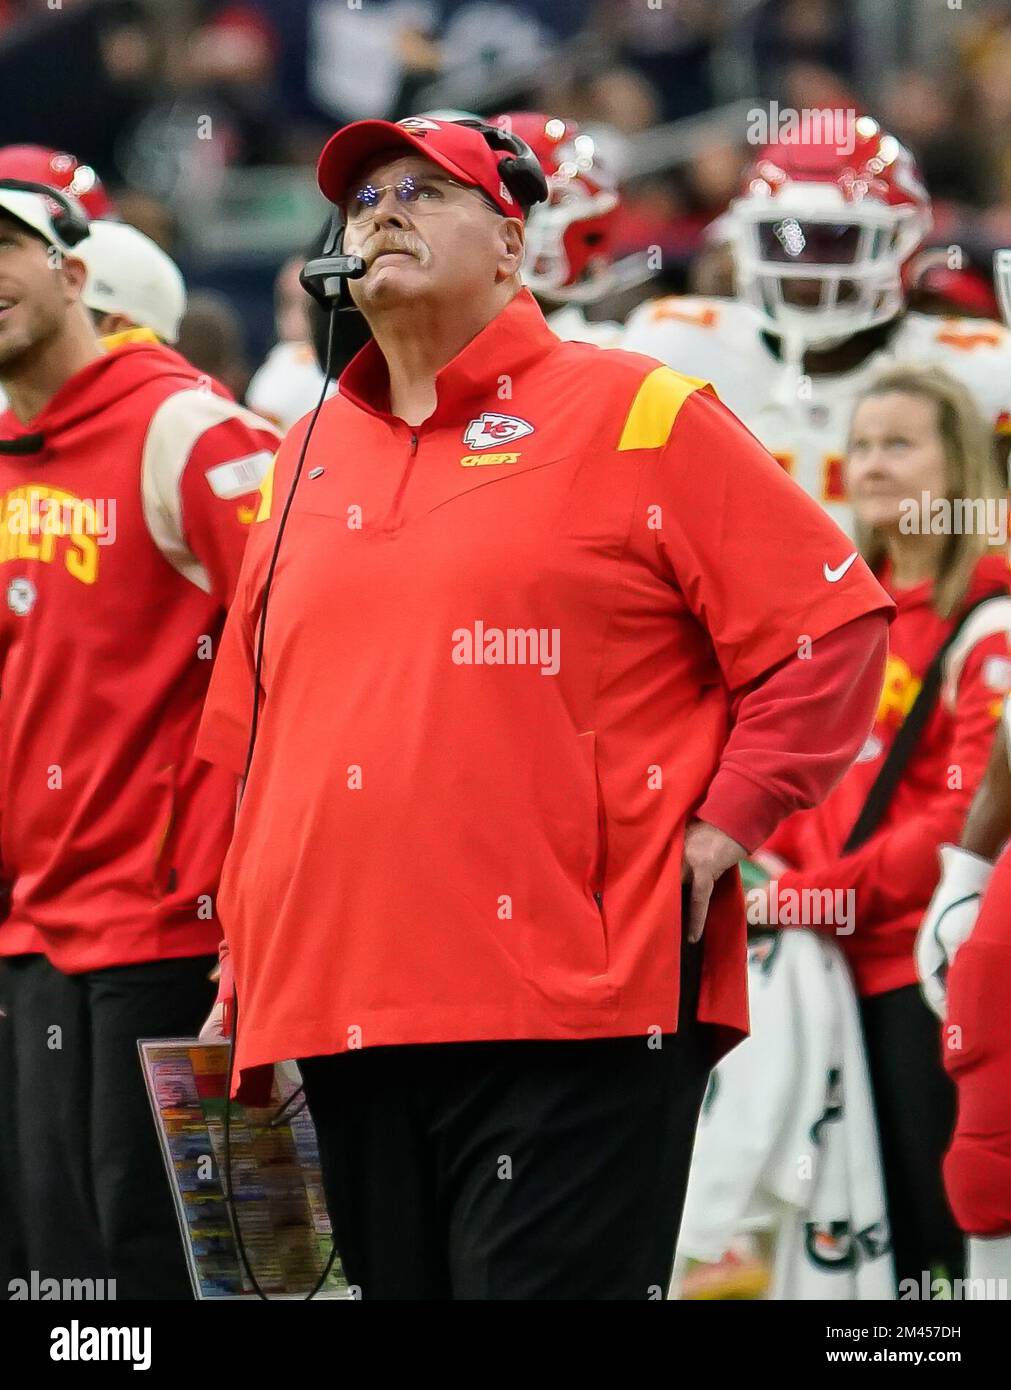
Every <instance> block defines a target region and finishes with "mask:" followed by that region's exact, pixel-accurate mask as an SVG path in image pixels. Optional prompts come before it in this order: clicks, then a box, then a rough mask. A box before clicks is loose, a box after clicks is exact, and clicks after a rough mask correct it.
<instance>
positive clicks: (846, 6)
mask: <svg viewBox="0 0 1011 1390" xmlns="http://www.w3.org/2000/svg"><path fill="white" fill-rule="evenodd" d="M856 8H857V6H856V4H855V3H854V0H765V3H764V4H763V5H762V6H761V7H760V8H759V9H758V11H757V13H756V14H755V15H754V16H753V26H754V27H753V32H754V34H755V61H756V62H757V64H758V68H759V72H760V74H761V78H762V91H763V93H764V94H765V95H771V96H779V95H780V93H781V92H782V90H783V87H784V82H785V78H786V74H787V71H788V70H789V69H790V68H791V67H792V66H794V64H797V63H803V64H805V65H814V66H817V67H821V68H827V69H828V70H829V71H831V72H833V73H835V74H836V75H837V76H839V77H845V78H850V77H852V76H853V75H854V69H855V54H856V51H857V47H858V41H859V36H860V24H859V22H858V15H857V13H856ZM830 104H831V103H830Z"/></svg>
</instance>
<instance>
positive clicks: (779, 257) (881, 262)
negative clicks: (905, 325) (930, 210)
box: [727, 183, 929, 348]
mask: <svg viewBox="0 0 1011 1390" xmlns="http://www.w3.org/2000/svg"><path fill="white" fill-rule="evenodd" d="M727 220H728V228H729V231H730V242H731V246H732V248H733V254H734V261H735V271H736V276H737V285H738V293H739V294H740V296H741V298H742V299H744V300H745V301H746V302H747V303H749V304H750V305H751V307H752V308H753V309H754V310H755V312H756V313H757V314H758V315H759V317H760V318H761V319H762V321H763V323H764V325H765V327H766V328H767V329H768V331H769V332H770V333H773V334H775V335H777V336H778V337H780V338H783V339H784V340H787V341H790V342H792V343H794V344H800V345H803V346H804V347H805V348H811V347H814V348H820V347H830V346H834V345H835V344H837V343H840V342H845V341H846V339H848V338H851V337H852V336H853V335H854V334H855V333H860V332H863V331H864V330H866V329H868V328H874V327H876V326H878V325H879V324H883V323H888V322H890V321H891V320H892V319H893V318H895V317H896V315H897V314H899V313H900V312H901V311H902V308H903V305H904V303H905V293H904V290H903V284H902V268H903V266H904V265H905V263H906V261H907V260H908V259H909V257H910V256H911V255H912V253H913V252H914V251H915V249H916V248H917V246H919V245H920V243H921V241H922V240H923V238H924V236H925V235H926V233H927V231H928V230H929V220H928V216H927V214H926V213H925V212H923V211H920V210H918V209H916V208H913V207H905V206H903V207H892V206H889V205H888V204H886V203H883V202H879V201H877V200H870V199H868V200H866V201H864V202H862V203H855V202H848V201H847V200H846V199H845V198H844V197H843V194H842V192H841V190H840V189H838V188H836V187H835V186H834V185H832V184H817V183H807V184H796V185H794V186H793V187H791V188H787V189H783V190H781V191H780V192H779V193H777V194H776V195H774V196H769V197H764V196H750V195H749V196H747V197H744V198H739V199H737V200H736V202H735V203H733V204H731V208H730V211H729V213H728V214H727ZM798 282H804V283H803V285H801V284H799V283H798Z"/></svg>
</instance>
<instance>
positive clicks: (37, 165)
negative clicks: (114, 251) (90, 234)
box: [0, 145, 118, 221]
mask: <svg viewBox="0 0 1011 1390" xmlns="http://www.w3.org/2000/svg"><path fill="white" fill-rule="evenodd" d="M0 179H26V180H27V181H28V182H30V183H44V184H48V186H49V187H50V188H58V189H60V190H61V192H64V193H72V194H73V195H74V197H75V198H76V199H77V201H78V202H79V203H80V204H81V205H82V206H83V208H84V210H85V212H86V213H87V214H88V216H89V217H90V218H91V219H92V220H93V221H95V220H97V219H99V218H102V219H104V220H105V221H112V220H114V219H115V218H116V217H117V215H118V214H117V212H116V208H115V205H114V204H113V202H112V199H111V198H110V197H109V195H108V194H107V193H106V191H105V188H104V187H103V185H102V180H101V179H100V178H99V177H98V175H97V174H96V173H95V171H94V169H93V168H92V167H91V165H90V164H81V163H80V161H79V160H77V159H76V158H75V157H74V155H72V154H66V153H64V152H63V151H61V150H49V149H46V147H45V146H44V145H4V146H3V147H2V148H0Z"/></svg>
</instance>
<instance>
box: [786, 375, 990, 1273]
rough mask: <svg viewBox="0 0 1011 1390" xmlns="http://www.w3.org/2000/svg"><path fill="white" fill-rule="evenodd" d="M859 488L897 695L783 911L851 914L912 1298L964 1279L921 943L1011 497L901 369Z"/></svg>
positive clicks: (856, 473) (807, 843)
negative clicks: (921, 973) (925, 1284)
mask: <svg viewBox="0 0 1011 1390" xmlns="http://www.w3.org/2000/svg"><path fill="white" fill-rule="evenodd" d="M845 479H846V485H847V489H848V491H849V495H850V500H851V501H852V504H853V508H854V512H855V515H856V518H857V523H858V533H857V543H858V546H859V548H860V550H861V553H862V554H863V555H864V557H865V558H866V559H867V560H868V562H869V563H870V566H871V568H872V569H873V570H874V572H875V574H876V575H877V577H878V580H879V581H880V582H881V583H882V585H883V586H884V587H885V588H886V589H887V590H888V592H889V593H890V594H891V596H892V598H893V599H894V600H895V603H896V608H897V612H896V617H895V620H894V622H893V623H892V627H891V630H890V634H889V637H890V654H889V659H888V666H887V670H886V676H885V684H884V689H883V691H882V695H881V701H880V705H879V708H878V714H877V718H876V721H875V725H874V728H873V730H872V732H871V735H870V737H869V739H868V741H867V743H866V745H865V747H864V749H863V751H862V752H861V754H860V756H859V758H858V759H857V761H856V762H855V763H854V765H853V766H852V768H851V769H850V771H849V772H848V773H847V774H846V776H845V777H844V778H843V780H842V782H841V783H840V784H839V786H838V787H837V788H836V789H835V791H834V792H833V793H832V795H831V796H830V797H829V798H828V799H827V800H826V801H825V802H824V803H823V804H822V805H821V806H819V807H817V808H816V809H815V810H813V811H807V812H802V813H799V814H798V815H795V816H793V817H791V818H790V819H789V820H787V821H785V822H784V823H783V824H782V826H781V827H780V828H779V830H778V831H777V832H776V834H775V835H774V836H773V838H772V839H771V840H770V841H769V843H768V845H767V846H765V852H766V854H767V862H768V863H770V864H775V865H777V867H778V868H779V869H780V871H779V872H777V874H776V886H775V891H774V892H773V890H772V889H771V888H770V898H769V902H770V905H772V904H774V903H775V902H777V901H782V900H783V894H784V892H785V891H786V890H788V889H794V890H797V891H798V892H799V894H800V896H799V897H798V898H795V899H794V901H799V902H800V903H801V905H802V906H803V903H804V902H805V901H808V902H813V901H819V902H824V901H826V900H827V899H825V898H823V897H822V898H820V899H815V898H814V897H813V894H814V893H823V892H824V890H826V889H831V890H835V896H834V897H833V900H832V901H833V902H835V903H840V902H842V903H845V904H846V905H847V911H846V912H845V914H844V916H843V920H842V921H836V922H835V923H830V924H827V925H822V926H821V927H820V929H821V930H823V931H827V932H830V933H835V935H836V940H837V941H838V943H839V945H840V947H841V948H842V950H843V951H844V952H845V954H846V957H847V959H848V961H849V963H850V966H851V969H852V971H853V976H854V981H855V985H856V989H857V993H858V995H859V997H860V1005H861V1019H862V1023H863V1030H864V1036H865V1041H866V1047H867V1058H868V1064H869V1067H870V1072H871V1081H872V1086H873V1090H874V1103H875V1110H876V1115H877V1121H878V1128H879V1133H880V1139H881V1149H882V1160H883V1165H884V1174H885V1188H886V1194H887V1201H888V1208H889V1220H890V1223H891V1227H892V1239H893V1248H894V1256H895V1269H896V1277H897V1279H898V1280H899V1293H900V1297H901V1295H902V1292H903V1281H904V1280H910V1279H912V1280H915V1281H916V1286H917V1288H920V1287H921V1286H922V1279H923V1275H924V1273H925V1272H926V1274H927V1276H928V1278H929V1277H930V1274H931V1271H937V1270H938V1268H939V1267H941V1268H943V1269H944V1270H945V1271H946V1272H947V1274H948V1276H949V1277H951V1278H955V1277H960V1276H961V1274H962V1268H963V1262H962V1239H961V1236H960V1233H959V1231H958V1229H957V1227H956V1225H955V1222H954V1220H953V1218H952V1216H951V1213H950V1210H949V1208H948V1205H947V1202H946V1200H945V1196H944V1189H943V1184H942V1179H941V1161H942V1157H943V1154H944V1150H945V1147H946V1145H947V1143H948V1139H949V1137H950V1134H951V1129H952V1122H953V1117H954V1098H953V1089H952V1086H951V1083H950V1082H949V1081H948V1079H947V1078H946V1076H945V1073H944V1070H943V1066H942V1061H941V1051H940V1037H939V1025H938V1020H937V1018H936V1017H935V1016H934V1015H933V1014H932V1013H931V1011H930V1010H929V1009H928V1007H927V1006H926V1004H925V1003H924V1001H923V999H922V997H921V994H920V991H919V988H918V985H917V968H916V962H915V959H914V945H915V939H916V932H917V927H918V925H919V923H920V920H921V918H922V916H923V912H924V909H925V908H926V906H927V904H928V902H929V901H930V897H931V893H932V892H933V889H934V886H935V884H936V882H937V878H938V848H939V846H940V845H942V844H944V843H945V842H948V841H956V842H957V840H958V836H959V832H960V830H961V826H962V823H963V821H964V819H965V815H966V812H967V809H968V806H969V803H970V801H971V800H972V797H973V794H974V792H975V790H976V786H977V784H978V783H979V781H980V778H981V777H982V775H983V771H984V769H985V766H986V762H987V757H988V755H989V752H990V747H991V744H992V741H993V737H994V732H995V728H996V721H997V719H998V716H999V714H1000V709H1001V701H1002V697H1003V695H1004V693H1005V691H1006V690H1007V689H1008V686H1009V684H1011V663H1009V661H1008V636H1009V632H1011V598H1009V597H1008V579H1009V573H1008V566H1007V559H1006V551H1005V546H1006V542H1007V535H1006V526H1004V525H1002V523H1003V522H1004V521H1006V515H1005V514H1006V492H1005V489H1004V487H1003V486H1002V482H1001V479H1000V476H999V473H998V470H997V468H996V465H995V463H994V461H993V457H992V453H991V443H990V437H989V431H988V429H987V426H986V424H985V423H984V421H983V419H982V417H981V415H980V413H979V411H978V410H977V408H976V406H975V405H974V403H973V401H972V399H971V397H970V395H969V393H968V392H967V391H966V389H965V388H964V387H963V386H962V385H960V384H959V383H958V382H957V381H955V380H954V379H953V378H952V377H950V376H948V375H947V374H946V373H945V372H943V371H941V370H940V369H938V368H935V367H920V366H907V367H901V366H900V367H895V368H892V369H891V370H889V371H888V372H887V373H885V374H884V375H882V376H881V377H880V378H878V379H877V380H875V381H874V382H873V383H872V385H871V386H870V387H869V388H868V389H867V390H866V391H865V392H864V393H863V395H862V396H861V397H860V398H859V400H858V402H857V405H856V407H855V410H854V414H853V419H852V422H851V428H850V438H849V446H848V454H847V459H846V463H845ZM903 726H905V732H904V733H903V735H902V738H901V739H899V738H898V735H899V731H900V729H902V728H903ZM897 739H898V743H897ZM805 890H810V892H809V893H808V895H807V897H806V898H805V896H804V892H805ZM840 894H841V895H842V896H841V897H840V896H839V895H840ZM774 915H775V914H773V916H774ZM806 925H818V924H817V923H815V922H810V923H807V924H806ZM906 1287H907V1288H908V1285H907V1286H906Z"/></svg>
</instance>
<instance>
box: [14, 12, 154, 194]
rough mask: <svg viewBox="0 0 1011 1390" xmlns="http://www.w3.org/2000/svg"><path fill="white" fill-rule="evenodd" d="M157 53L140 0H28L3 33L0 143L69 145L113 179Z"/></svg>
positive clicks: (147, 93)
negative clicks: (27, 12)
mask: <svg viewBox="0 0 1011 1390" xmlns="http://www.w3.org/2000/svg"><path fill="white" fill-rule="evenodd" d="M155 60H156V49H155V42H154V34H153V29H152V25H151V22H150V19H149V16H148V14H147V12H146V10H145V7H144V6H143V5H142V4H140V3H139V0H105V3H102V4H98V5H96V4H91V3H88V2H87V0H79V3H77V4H67V3H66V0H65V3H64V4H63V5H62V6H61V7H60V8H59V9H49V8H48V7H39V6H37V5H33V6H32V15H31V18H30V19H26V20H25V22H24V23H23V24H19V25H16V26H14V27H13V28H12V29H11V31H10V32H9V34H7V35H5V36H4V37H3V40H2V41H0V144H2V145H13V144H39V145H49V146H52V147H54V148H56V149H66V148H67V147H68V146H69V147H70V148H71V149H72V150H73V151H74V153H75V154H76V155H77V157H78V158H79V159H80V160H81V161H82V162H84V163H87V164H91V165H93V166H94V167H95V168H96V169H97V170H98V172H99V174H100V175H102V177H104V178H106V179H107V180H108V179H110V178H111V176H112V173H113V171H114V170H115V167H116V149H117V142H118V139H119V136H120V133H121V132H122V130H123V129H124V128H125V127H126V126H128V125H129V123H130V122H131V121H132V120H133V119H134V118H135V117H136V115H137V114H138V113H139V112H140V111H141V110H142V109H143V107H144V105H145V103H146V102H147V101H148V100H150V97H151V89H152V83H153V82H154V81H155V78H156V67H155ZM57 74H58V80H52V79H53V77H54V76H55V75H57ZM40 94H43V95H42V96H41V99H40Z"/></svg>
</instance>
